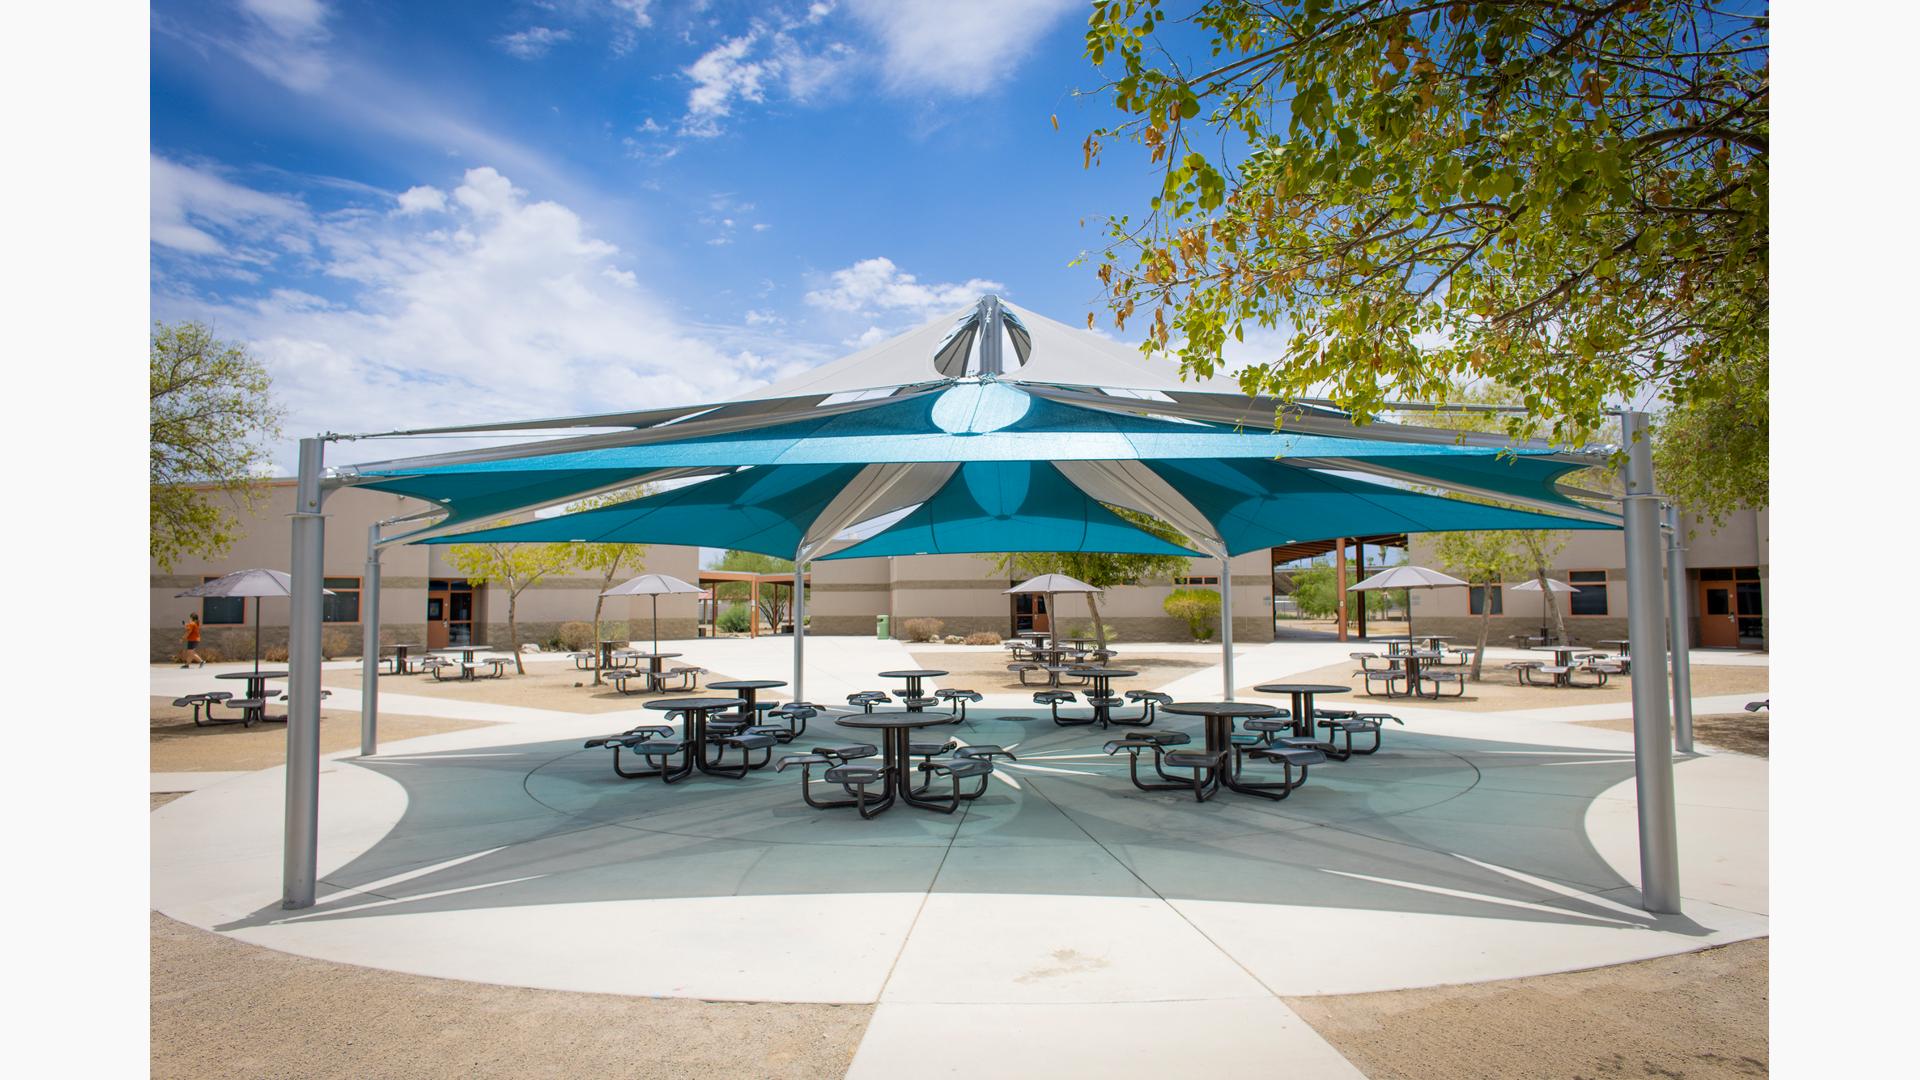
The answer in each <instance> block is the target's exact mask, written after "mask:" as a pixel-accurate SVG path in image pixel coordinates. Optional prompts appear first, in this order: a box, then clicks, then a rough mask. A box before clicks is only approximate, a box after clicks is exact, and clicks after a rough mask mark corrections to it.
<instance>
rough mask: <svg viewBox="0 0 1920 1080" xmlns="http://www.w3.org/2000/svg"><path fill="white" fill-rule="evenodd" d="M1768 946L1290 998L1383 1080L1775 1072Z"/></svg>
mask: <svg viewBox="0 0 1920 1080" xmlns="http://www.w3.org/2000/svg"><path fill="white" fill-rule="evenodd" d="M1767 946H1768V942H1767V940H1766V939H1765V938H1762V939H1759V940H1757V941H1743V942H1737V943H1735V944H1732V945H1726V946H1722V947H1720V948H1715V949H1706V950H1703V951H1700V952H1691V953H1682V954H1680V955H1678V956H1665V957H1661V958H1659V959H1656V960H1644V961H1641V962H1639V963H1634V964H1621V965H1618V966H1615V967H1606V968H1595V969H1593V970H1591V971H1574V972H1567V973H1565V974H1560V975H1542V976H1539V977H1536V978H1531V979H1511V980H1507V981H1503V982H1491V983H1475V984H1472V985H1468V986H1441V987H1430V988H1427V989H1422V990H1396V991H1392V992H1389V993H1382V994H1353V995H1347V996H1340V997H1309V998H1288V999H1287V1004H1289V1005H1291V1006H1292V1007H1293V1009H1294V1011H1295V1012H1297V1013H1299V1014H1300V1016H1301V1018H1302V1019H1304V1020H1306V1021H1307V1023H1309V1024H1312V1025H1313V1027H1314V1029H1315V1030H1316V1031H1318V1032H1320V1034H1321V1035H1322V1036H1323V1037H1325V1038H1326V1040H1327V1041H1328V1042H1331V1043H1332V1044H1333V1045H1334V1047H1335V1049H1337V1050H1339V1051H1340V1052H1341V1053H1342V1054H1345V1055H1346V1056H1347V1059H1348V1060H1350V1061H1352V1062H1353V1063H1354V1065H1356V1066H1358V1067H1359V1069H1360V1071H1361V1072H1364V1073H1366V1074H1367V1076H1369V1077H1371V1078H1373V1080H1402V1078H1405V1080H1428V1078H1431V1077H1498V1078H1504V1077H1514V1078H1516V1080H1518V1078H1525V1080H1549V1078H1562V1077H1564V1078H1568V1080H1572V1078H1582V1080H1587V1078H1598V1077H1615V1076H1643V1077H1668V1078H1674V1080H1679V1078H1684V1080H1719V1078H1722V1077H1745V1076H1765V1075H1767V952H1768V947H1767Z"/></svg>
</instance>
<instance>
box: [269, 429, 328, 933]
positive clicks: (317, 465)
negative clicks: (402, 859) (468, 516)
mask: <svg viewBox="0 0 1920 1080" xmlns="http://www.w3.org/2000/svg"><path fill="white" fill-rule="evenodd" d="M324 453H325V443H324V442H323V441H322V440H320V439H318V438H312V439H301V440H300V474H299V479H298V481H297V482H296V483H295V485H294V506H293V514H292V517H293V567H292V570H293V598H292V605H291V606H292V618H291V619H290V620H289V622H288V624H287V818H286V846H285V848H284V851H283V863H282V869H281V899H280V906H281V907H284V908H305V907H312V906H313V894H314V886H315V883H316V879H317V877H318V874H319V870H318V863H319V857H320V623H321V617H322V615H323V614H324V612H323V610H322V608H321V599H320V597H321V575H322V574H323V573H324V563H323V556H324V552H325V548H326V519H325V518H324V517H322V516H321V514H320V502H321V499H322V498H323V497H324V493H323V492H322V491H321V487H320V470H321V467H322V464H323V454H324Z"/></svg>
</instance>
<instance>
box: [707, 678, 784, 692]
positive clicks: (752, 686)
mask: <svg viewBox="0 0 1920 1080" xmlns="http://www.w3.org/2000/svg"><path fill="white" fill-rule="evenodd" d="M785 685H787V684H786V683H783V682H781V681H780V680H779V679H727V680H726V681H724V682H710V683H708V684H707V686H708V687H709V688H711V689H714V690H771V689H773V688H774V687H776V686H785Z"/></svg>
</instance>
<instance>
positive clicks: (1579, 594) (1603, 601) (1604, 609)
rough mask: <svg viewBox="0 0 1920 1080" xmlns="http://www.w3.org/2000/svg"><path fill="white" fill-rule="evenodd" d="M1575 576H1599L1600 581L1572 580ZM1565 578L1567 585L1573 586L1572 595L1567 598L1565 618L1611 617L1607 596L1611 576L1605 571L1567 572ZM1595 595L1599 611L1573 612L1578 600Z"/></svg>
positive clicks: (1611, 609)
mask: <svg viewBox="0 0 1920 1080" xmlns="http://www.w3.org/2000/svg"><path fill="white" fill-rule="evenodd" d="M1576 574H1599V575H1600V580H1599V581H1575V580H1573V578H1574V575H1576ZM1566 578H1567V584H1568V585H1571V586H1573V590H1574V591H1573V593H1572V595H1570V596H1568V597H1567V618H1570V619H1605V618H1608V617H1610V616H1611V614H1612V611H1613V605H1612V602H1611V601H1610V599H1609V598H1608V596H1607V587H1608V586H1609V585H1611V584H1612V583H1613V575H1612V574H1609V573H1608V572H1607V571H1605V570H1568V571H1567V572H1566ZM1589 589H1592V590H1595V592H1589V591H1587V590H1589ZM1596 593H1597V594H1598V595H1599V597H1600V610H1599V611H1576V610H1574V602H1575V601H1577V600H1580V599H1582V598H1583V597H1590V596H1594V595H1596Z"/></svg>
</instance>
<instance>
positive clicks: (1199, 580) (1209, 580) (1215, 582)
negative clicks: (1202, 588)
mask: <svg viewBox="0 0 1920 1080" xmlns="http://www.w3.org/2000/svg"><path fill="white" fill-rule="evenodd" d="M1173 583H1174V584H1175V585H1177V586H1187V585H1212V586H1215V587H1218V586H1219V584H1220V579H1219V578H1218V577H1177V578H1174V579H1173Z"/></svg>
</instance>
